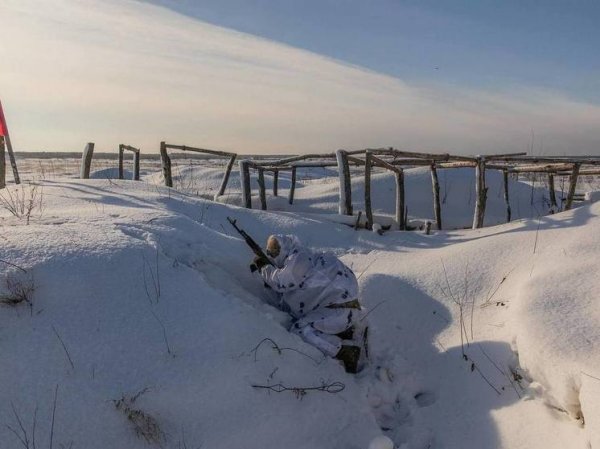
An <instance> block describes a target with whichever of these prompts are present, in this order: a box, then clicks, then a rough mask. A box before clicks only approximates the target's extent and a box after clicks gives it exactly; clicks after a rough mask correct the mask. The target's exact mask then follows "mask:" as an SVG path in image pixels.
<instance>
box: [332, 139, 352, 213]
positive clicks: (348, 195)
mask: <svg viewBox="0 0 600 449" xmlns="http://www.w3.org/2000/svg"><path fill="white" fill-rule="evenodd" d="M335 155H336V159H337V166H338V172H339V178H340V204H339V213H340V215H352V183H351V180H350V167H349V166H348V157H347V156H348V153H347V152H346V151H344V150H338V151H336V153H335Z"/></svg>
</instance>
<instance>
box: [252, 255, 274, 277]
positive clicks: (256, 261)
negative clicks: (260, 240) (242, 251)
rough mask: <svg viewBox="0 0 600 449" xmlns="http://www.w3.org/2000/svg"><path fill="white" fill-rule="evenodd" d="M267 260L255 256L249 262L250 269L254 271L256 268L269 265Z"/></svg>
mask: <svg viewBox="0 0 600 449" xmlns="http://www.w3.org/2000/svg"><path fill="white" fill-rule="evenodd" d="M269 263H270V262H269V261H268V260H267V259H265V258H264V257H261V256H256V257H255V258H254V260H253V261H252V263H251V264H250V271H251V272H252V273H254V272H255V271H256V270H262V269H263V267H264V266H266V265H269Z"/></svg>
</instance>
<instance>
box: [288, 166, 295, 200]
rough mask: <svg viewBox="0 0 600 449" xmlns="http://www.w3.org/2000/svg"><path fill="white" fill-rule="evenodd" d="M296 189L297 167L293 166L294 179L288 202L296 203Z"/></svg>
mask: <svg viewBox="0 0 600 449" xmlns="http://www.w3.org/2000/svg"><path fill="white" fill-rule="evenodd" d="M295 191H296V167H292V179H291V183H290V193H289V196H288V203H290V204H293V203H294V192H295Z"/></svg>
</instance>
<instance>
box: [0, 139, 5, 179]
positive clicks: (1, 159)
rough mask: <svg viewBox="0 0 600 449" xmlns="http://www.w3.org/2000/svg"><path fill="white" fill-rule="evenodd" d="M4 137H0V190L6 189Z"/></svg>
mask: <svg viewBox="0 0 600 449" xmlns="http://www.w3.org/2000/svg"><path fill="white" fill-rule="evenodd" d="M5 157H6V156H5V149H4V136H0V189H3V188H4V187H6V159H5Z"/></svg>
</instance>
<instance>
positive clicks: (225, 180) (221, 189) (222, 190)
mask: <svg viewBox="0 0 600 449" xmlns="http://www.w3.org/2000/svg"><path fill="white" fill-rule="evenodd" d="M236 157H237V155H236V154H234V155H233V156H231V158H230V159H229V162H228V163H227V167H226V168H225V174H224V175H223V180H222V181H221V186H220V187H219V191H218V192H217V196H221V195H223V194H224V193H225V189H226V188H227V183H228V182H229V175H230V174H231V169H232V168H233V164H234V163H235V159H236Z"/></svg>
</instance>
